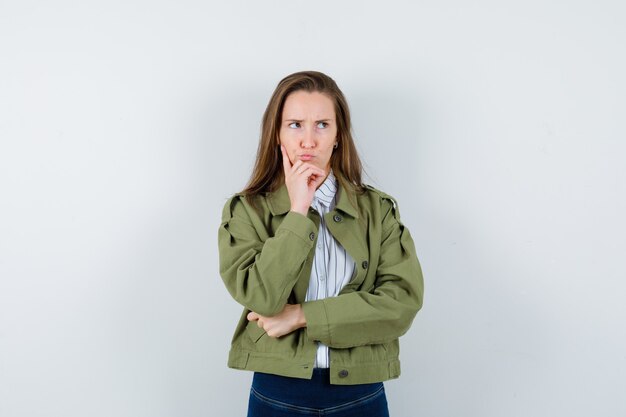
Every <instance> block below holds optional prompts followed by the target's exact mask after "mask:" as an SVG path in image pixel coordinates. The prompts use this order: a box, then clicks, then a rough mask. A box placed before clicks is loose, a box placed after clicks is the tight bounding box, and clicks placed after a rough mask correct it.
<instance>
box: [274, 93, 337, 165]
mask: <svg viewBox="0 0 626 417" xmlns="http://www.w3.org/2000/svg"><path fill="white" fill-rule="evenodd" d="M279 138H280V143H281V144H282V145H284V146H285V148H286V150H287V155H289V160H290V161H291V163H292V164H294V163H296V162H297V161H298V160H302V161H305V162H309V163H311V164H313V165H315V166H317V167H319V168H322V169H323V170H324V171H326V174H328V172H329V171H330V157H331V155H332V153H333V146H334V145H335V142H336V141H337V123H336V120H335V107H334V105H333V101H332V100H331V99H330V98H329V97H328V96H326V95H325V94H322V93H319V92H308V91H303V90H301V91H295V92H293V93H291V94H289V95H288V96H287V99H286V100H285V105H284V107H283V115H282V121H281V125H280V132H279Z"/></svg>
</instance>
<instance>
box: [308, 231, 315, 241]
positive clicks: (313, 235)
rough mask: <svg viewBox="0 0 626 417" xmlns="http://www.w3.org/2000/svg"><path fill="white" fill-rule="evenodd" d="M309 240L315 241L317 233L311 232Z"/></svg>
mask: <svg viewBox="0 0 626 417" xmlns="http://www.w3.org/2000/svg"><path fill="white" fill-rule="evenodd" d="M309 239H311V240H315V233H313V232H311V234H310V235H309Z"/></svg>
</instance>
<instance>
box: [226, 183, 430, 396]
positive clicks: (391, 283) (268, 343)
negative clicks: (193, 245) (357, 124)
mask: <svg viewBox="0 0 626 417" xmlns="http://www.w3.org/2000/svg"><path fill="white" fill-rule="evenodd" d="M348 197H349V196H348V194H347V193H346V192H345V188H342V187H341V186H339V189H338V190H337V204H336V207H335V209H334V210H331V211H330V213H327V214H326V215H325V217H324V219H325V221H326V225H327V226H328V229H329V231H330V233H331V234H332V235H333V236H334V238H335V239H336V240H337V241H338V242H339V243H340V244H341V245H342V246H343V247H344V248H345V249H346V251H347V252H348V253H349V254H350V256H351V257H352V258H353V259H354V261H355V262H356V268H355V271H354V275H353V276H352V279H351V281H350V283H349V284H348V285H346V286H345V287H344V288H343V289H342V290H341V292H340V293H339V295H338V296H337V297H330V298H326V299H322V300H316V301H309V302H305V295H306V292H307V288H308V283H309V277H310V275H311V265H312V262H313V256H314V254H315V244H316V240H317V232H318V230H319V222H320V217H319V214H318V213H317V211H315V210H314V209H310V211H309V213H308V215H307V216H303V215H302V214H299V213H295V212H291V211H290V201H289V194H288V193H287V188H286V186H285V185H284V184H283V185H282V187H281V188H279V189H278V190H277V191H275V192H273V193H268V194H266V195H265V196H262V197H259V198H257V200H256V203H257V208H256V209H255V208H254V207H253V206H251V204H250V202H249V201H248V200H247V199H246V197H244V196H241V195H239V194H236V195H235V196H233V197H232V198H230V199H229V200H228V201H227V203H226V205H225V206H224V210H223V214H222V223H221V225H220V228H219V232H218V238H219V257H220V274H221V276H222V279H223V280H224V283H225V284H226V288H227V289H228V291H229V293H230V294H231V295H232V296H233V298H234V299H235V300H236V301H237V302H239V303H240V304H241V305H243V306H244V311H243V312H242V315H241V318H240V320H239V324H238V325H237V328H236V330H235V333H234V336H233V339H232V345H231V349H230V354H229V358H228V366H229V367H231V368H235V369H247V370H251V371H259V372H265V373H272V374H278V375H284V376H290V377H296V378H309V379H310V378H311V376H312V372H313V363H314V360H315V354H316V349H317V344H316V341H319V342H322V343H324V344H325V345H327V346H328V347H329V348H330V382H331V384H345V385H351V384H363V383H371V382H379V381H385V380H388V379H392V378H397V377H398V376H399V375H400V361H399V343H398V337H400V336H402V335H403V334H404V333H406V331H407V330H408V329H409V327H410V325H411V322H412V321H413V318H414V317H415V314H416V313H417V312H418V310H419V309H420V308H421V306H422V297H423V291H424V283H423V279H422V272H421V268H420V265H419V262H418V259H417V256H416V255H415V247H414V244H413V240H412V238H411V235H410V234H409V231H408V229H406V228H405V227H404V226H403V225H402V223H401V222H400V214H399V212H398V209H397V206H396V203H395V201H394V200H393V199H392V198H391V197H390V196H389V195H387V194H385V193H383V192H381V191H378V190H376V189H374V188H373V187H369V186H367V187H366V191H365V192H364V193H363V194H358V193H353V197H354V198H353V200H355V202H356V204H357V206H358V207H355V206H354V205H353V203H352V202H351V201H350V198H348ZM287 303H289V304H302V307H303V311H304V315H305V318H306V321H307V327H305V328H302V329H299V330H296V331H294V332H292V333H290V334H287V335H285V336H282V337H280V338H272V337H270V336H268V335H267V334H265V332H264V330H263V329H262V328H260V327H259V326H258V325H257V324H256V322H248V320H247V319H246V315H247V313H248V312H249V311H255V312H257V313H259V314H261V315H264V316H273V315H275V314H277V313H279V312H280V311H281V310H282V309H283V307H284V306H285V304H287Z"/></svg>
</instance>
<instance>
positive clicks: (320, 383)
mask: <svg viewBox="0 0 626 417" xmlns="http://www.w3.org/2000/svg"><path fill="white" fill-rule="evenodd" d="M329 381H330V378H329V371H328V369H314V370H313V378H312V379H310V380H309V379H300V378H289V377H285V376H279V375H271V374H264V373H260V372H255V373H254V378H253V379H252V388H251V389H250V400H249V403H248V417H289V416H299V417H304V416H332V417H353V416H354V417H364V416H366V417H389V410H388V409H387V397H386V396H385V388H384V387H383V383H382V382H377V383H374V384H360V385H331V384H330V382H329Z"/></svg>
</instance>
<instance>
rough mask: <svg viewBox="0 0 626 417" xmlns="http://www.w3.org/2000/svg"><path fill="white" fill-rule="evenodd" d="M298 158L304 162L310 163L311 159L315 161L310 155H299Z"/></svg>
mask: <svg viewBox="0 0 626 417" xmlns="http://www.w3.org/2000/svg"><path fill="white" fill-rule="evenodd" d="M298 158H300V160H302V161H310V160H311V159H313V155H309V154H304V155H298Z"/></svg>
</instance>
